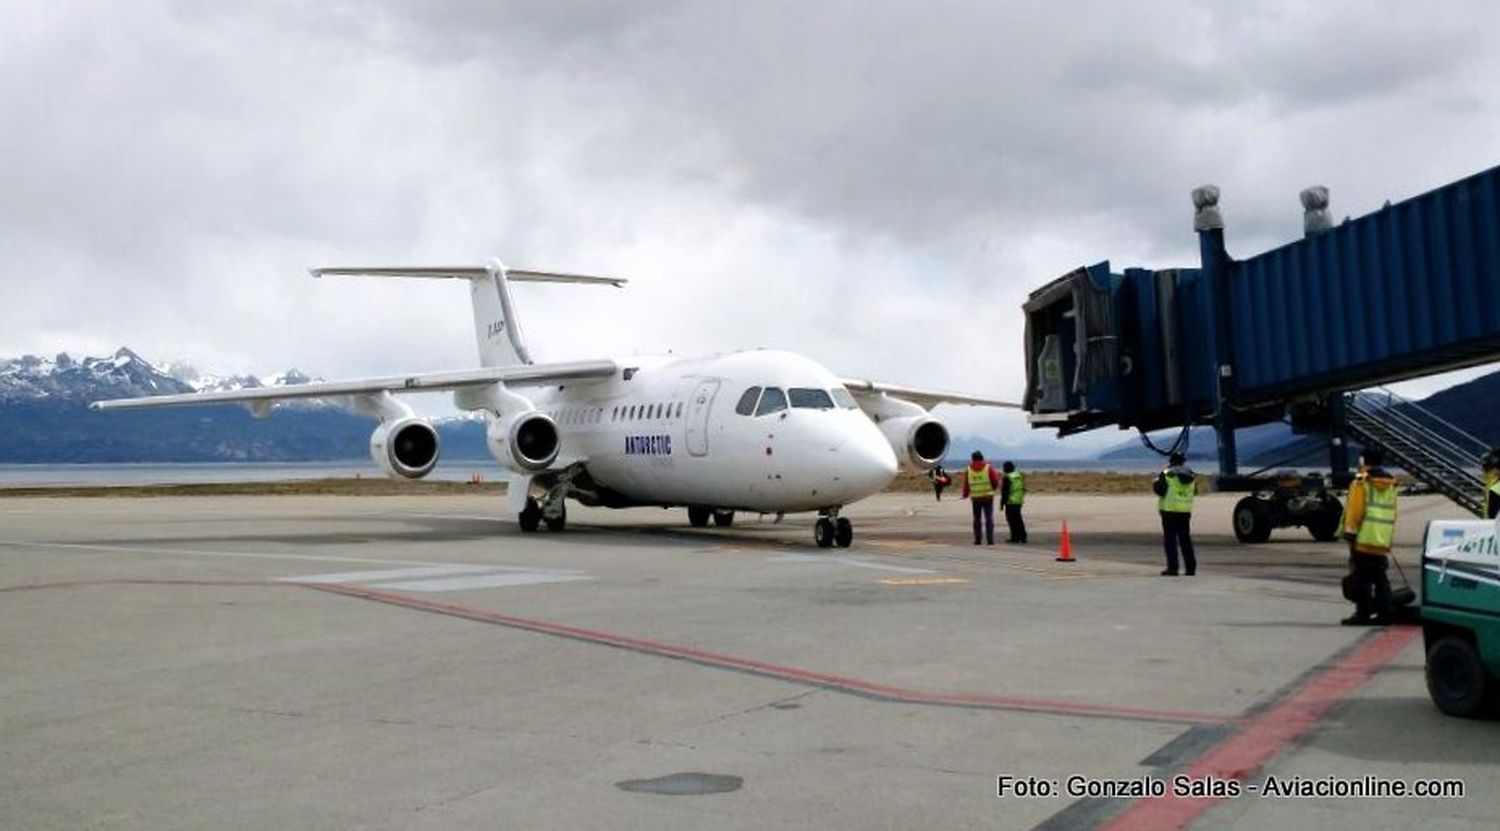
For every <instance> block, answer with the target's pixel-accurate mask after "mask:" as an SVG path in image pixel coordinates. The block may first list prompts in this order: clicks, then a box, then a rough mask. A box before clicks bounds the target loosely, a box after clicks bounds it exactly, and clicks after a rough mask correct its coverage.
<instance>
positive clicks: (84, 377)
mask: <svg viewBox="0 0 1500 831" xmlns="http://www.w3.org/2000/svg"><path fill="white" fill-rule="evenodd" d="M314 380H321V379H314V378H311V377H309V376H308V375H307V374H305V373H303V372H300V371H298V370H296V369H291V370H287V371H286V372H281V373H277V374H275V375H270V376H267V377H266V379H265V380H261V379H260V378H257V377H256V376H254V375H226V376H219V375H207V374H203V373H200V372H198V371H197V370H196V369H194V368H193V367H192V366H190V365H188V364H185V363H180V362H179V363H175V364H171V365H164V364H153V363H151V362H149V361H147V360H145V359H144V358H142V357H141V356H140V355H137V354H136V353H135V352H132V351H131V350H130V349H128V348H126V347H121V348H120V349H118V350H116V351H115V353H114V354H113V355H110V356H108V357H104V358H92V357H89V358H82V359H75V358H73V357H72V356H70V355H69V354H68V353H66V352H63V353H60V354H58V355H57V356H56V357H54V358H41V357H37V356H36V355H22V356H21V357H19V358H0V401H6V400H9V401H16V400H28V399H41V398H45V399H56V400H69V401H72V400H77V401H92V400H96V399H101V398H131V397H135V396H142V395H168V394H172V393H184V392H209V391H217V390H238V389H245V388H253V387H265V386H281V385H284V384H305V383H308V382H310V381H314Z"/></svg>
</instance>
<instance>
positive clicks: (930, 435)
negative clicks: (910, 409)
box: [879, 415, 948, 469]
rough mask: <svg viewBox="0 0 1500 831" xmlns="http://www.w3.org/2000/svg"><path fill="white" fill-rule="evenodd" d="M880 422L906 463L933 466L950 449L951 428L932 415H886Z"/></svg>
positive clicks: (921, 466) (898, 454)
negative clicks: (894, 416) (888, 416)
mask: <svg viewBox="0 0 1500 831" xmlns="http://www.w3.org/2000/svg"><path fill="white" fill-rule="evenodd" d="M879 426H880V432H882V433H884V434H885V438H886V441H889V442H890V443H891V449H892V450H895V451H896V458H897V459H898V460H900V461H901V462H902V463H903V464H907V465H910V466H912V467H917V468H924V469H925V468H930V467H932V466H933V465H935V464H937V463H938V462H941V461H942V460H943V457H944V456H946V455H947V453H948V428H947V427H944V426H943V423H942V422H941V421H938V420H937V419H935V418H933V417H932V416H929V415H914V416H903V417H900V418H887V419H884V420H882V421H881V422H880V424H879Z"/></svg>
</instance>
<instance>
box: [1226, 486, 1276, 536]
mask: <svg viewBox="0 0 1500 831" xmlns="http://www.w3.org/2000/svg"><path fill="white" fill-rule="evenodd" d="M1234 537H1235V539H1237V540H1239V541H1240V542H1265V541H1266V540H1268V539H1270V538H1271V507H1270V506H1269V505H1267V504H1266V502H1265V500H1263V499H1260V498H1257V497H1254V496H1247V497H1245V498H1244V499H1241V500H1240V501H1239V502H1237V503H1235V506H1234Z"/></svg>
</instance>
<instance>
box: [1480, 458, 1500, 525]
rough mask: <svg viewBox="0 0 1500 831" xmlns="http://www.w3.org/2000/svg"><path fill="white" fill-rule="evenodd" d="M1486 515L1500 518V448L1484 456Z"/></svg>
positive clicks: (1488, 517) (1489, 517) (1491, 517)
mask: <svg viewBox="0 0 1500 831" xmlns="http://www.w3.org/2000/svg"><path fill="white" fill-rule="evenodd" d="M1482 461H1483V464H1484V515H1485V517H1486V518H1487V519H1494V518H1495V517H1496V516H1500V447H1497V448H1495V449H1494V450H1491V451H1490V452H1488V453H1486V454H1484V459H1483V460H1482Z"/></svg>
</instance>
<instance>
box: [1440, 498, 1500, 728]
mask: <svg viewBox="0 0 1500 831" xmlns="http://www.w3.org/2000/svg"><path fill="white" fill-rule="evenodd" d="M1497 540H1500V524H1497V523H1496V522H1494V521H1490V520H1468V521H1464V520H1455V521H1447V520H1435V521H1433V522H1430V523H1428V525H1427V533H1426V537H1425V542H1424V544H1423V546H1422V607H1421V619H1422V640H1423V642H1424V643H1425V644H1426V647H1427V691H1428V693H1429V694H1430V695H1431V696H1432V701H1433V703H1434V704H1436V705H1437V707H1438V709H1439V710H1442V711H1443V712H1444V713H1447V714H1448V715H1450V716H1462V717H1465V718H1470V717H1475V716H1480V715H1485V714H1486V713H1489V712H1493V711H1494V709H1495V705H1496V703H1497V700H1500V542H1497Z"/></svg>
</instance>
